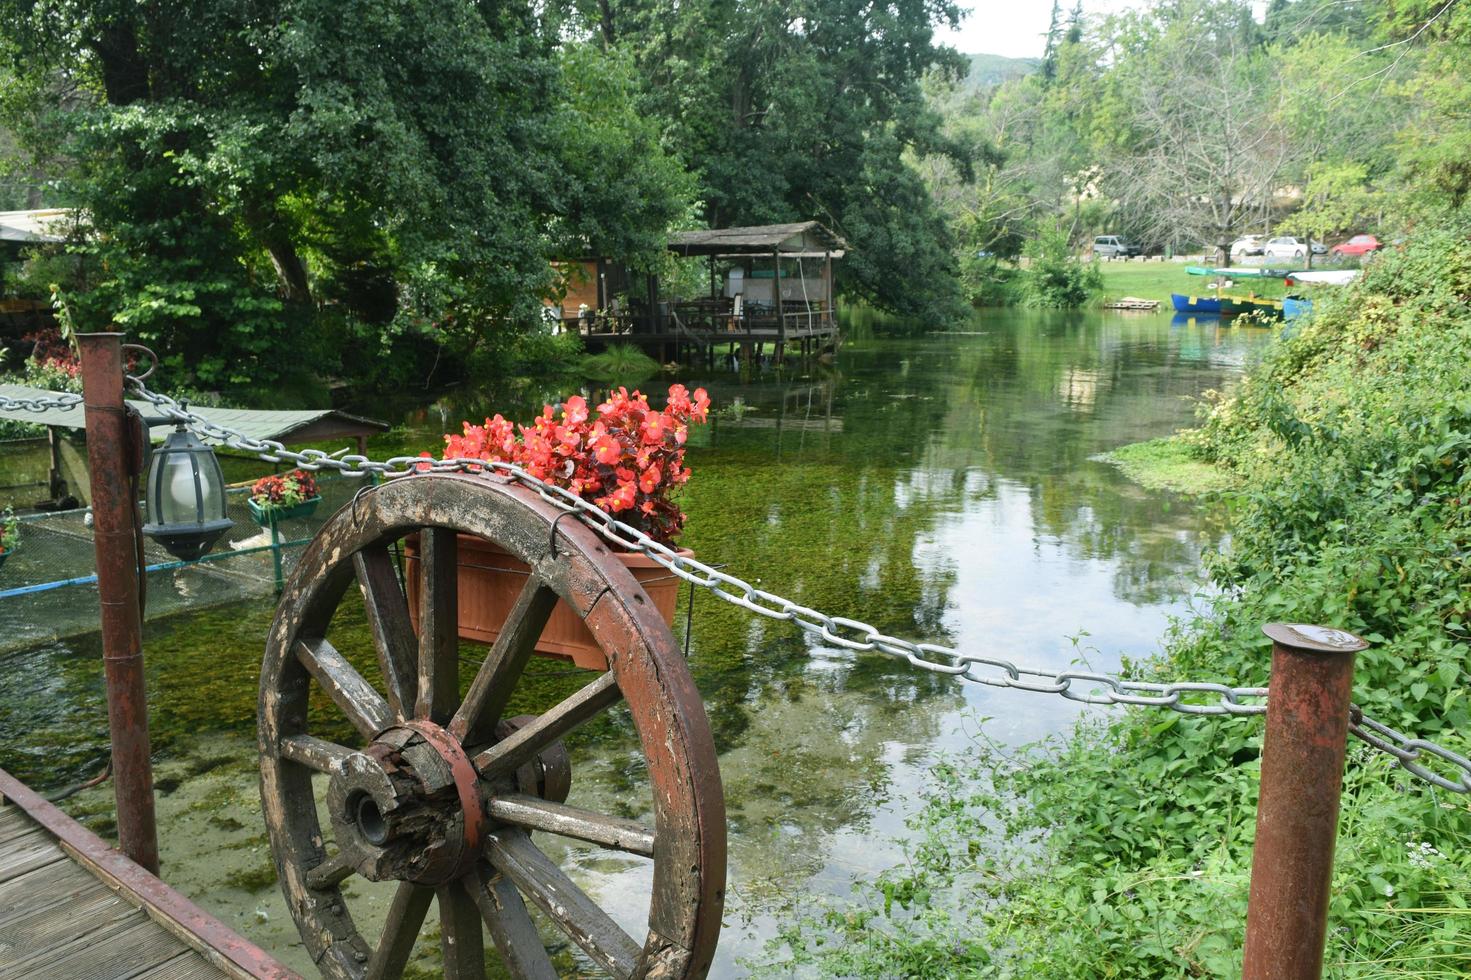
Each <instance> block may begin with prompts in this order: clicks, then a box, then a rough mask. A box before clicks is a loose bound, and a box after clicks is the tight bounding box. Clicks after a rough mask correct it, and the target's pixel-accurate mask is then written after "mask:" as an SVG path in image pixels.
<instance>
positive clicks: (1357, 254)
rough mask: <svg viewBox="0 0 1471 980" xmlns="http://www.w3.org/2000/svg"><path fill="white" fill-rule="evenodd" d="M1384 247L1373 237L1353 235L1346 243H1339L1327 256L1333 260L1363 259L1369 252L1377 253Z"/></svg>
mask: <svg viewBox="0 0 1471 980" xmlns="http://www.w3.org/2000/svg"><path fill="white" fill-rule="evenodd" d="M1383 247H1384V245H1383V243H1381V242H1380V241H1379V239H1377V238H1375V237H1374V236H1373V235H1355V236H1353V237H1352V238H1350V239H1349V240H1348V241H1346V242H1339V243H1338V244H1337V245H1334V246H1333V248H1332V249H1331V250H1330V251H1329V253H1328V254H1329V255H1331V256H1333V257H1334V258H1335V259H1347V258H1363V257H1364V256H1365V255H1368V254H1369V253H1370V252H1377V251H1379V250H1380V249H1381V248H1383Z"/></svg>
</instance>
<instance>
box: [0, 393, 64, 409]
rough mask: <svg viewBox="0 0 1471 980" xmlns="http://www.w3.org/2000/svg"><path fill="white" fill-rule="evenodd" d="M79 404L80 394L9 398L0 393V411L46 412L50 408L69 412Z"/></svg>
mask: <svg viewBox="0 0 1471 980" xmlns="http://www.w3.org/2000/svg"><path fill="white" fill-rule="evenodd" d="M80 404H82V396H81V395H55V396H48V397H45V398H9V397H6V396H5V395H0V412H46V411H50V410H52V409H57V410H59V411H62V412H69V411H71V410H72V409H74V408H76V407H77V406H78V405H80Z"/></svg>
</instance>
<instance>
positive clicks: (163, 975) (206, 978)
mask: <svg viewBox="0 0 1471 980" xmlns="http://www.w3.org/2000/svg"><path fill="white" fill-rule="evenodd" d="M221 976H223V974H222V973H220V971H219V970H217V969H215V968H214V967H212V966H210V965H209V963H208V962H207V961H206V960H205V958H204V957H203V956H200V955H199V954H198V953H196V952H194V951H193V950H192V949H191V950H185V951H184V952H182V953H180V954H179V955H178V956H175V957H174V958H173V959H171V960H165V961H164V962H162V963H160V964H158V966H154V967H150V968H148V969H147V970H144V971H143V972H142V973H135V974H134V975H133V976H132V977H131V978H130V980H218V978H219V977H221Z"/></svg>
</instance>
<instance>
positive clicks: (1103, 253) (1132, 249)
mask: <svg viewBox="0 0 1471 980" xmlns="http://www.w3.org/2000/svg"><path fill="white" fill-rule="evenodd" d="M1143 254H1144V249H1143V248H1141V247H1140V246H1138V245H1135V244H1133V243H1132V242H1130V241H1128V240H1126V239H1124V238H1123V237H1121V236H1119V235H1099V236H1098V237H1097V238H1095V239H1093V257H1094V258H1096V259H1127V258H1128V257H1129V256H1131V255H1143Z"/></svg>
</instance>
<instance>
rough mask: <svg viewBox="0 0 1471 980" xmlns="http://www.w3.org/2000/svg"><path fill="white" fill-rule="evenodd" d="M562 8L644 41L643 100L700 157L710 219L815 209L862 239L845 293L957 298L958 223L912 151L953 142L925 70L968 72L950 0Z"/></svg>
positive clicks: (615, 40)
mask: <svg viewBox="0 0 1471 980" xmlns="http://www.w3.org/2000/svg"><path fill="white" fill-rule="evenodd" d="M563 14H564V16H566V17H567V18H568V23H569V24H570V25H571V26H572V29H573V30H574V31H580V32H583V33H585V34H586V35H587V36H590V37H596V38H598V39H599V40H600V41H601V42H602V43H604V44H607V45H611V46H615V47H617V48H619V49H621V50H623V51H625V52H627V53H628V54H629V55H630V56H631V57H632V59H633V61H634V63H635V64H636V65H637V68H638V72H639V74H640V76H641V78H642V79H643V85H644V94H643V98H642V105H643V107H644V109H645V110H646V111H647V112H649V113H651V114H653V115H655V116H656V117H657V118H659V119H660V120H661V121H662V122H663V124H664V126H665V133H666V140H667V143H668V145H670V146H673V147H676V148H677V149H678V151H679V152H680V153H681V154H682V156H683V157H684V158H685V159H686V160H687V161H689V163H690V165H691V166H693V167H697V168H698V171H699V174H700V192H699V193H700V197H701V199H702V201H703V205H704V206H703V209H702V217H703V219H704V221H705V222H707V223H708V224H709V225H710V226H712V227H719V226H725V225H742V224H765V223H770V222H781V221H794V220H800V219H807V218H816V219H818V220H820V221H822V222H824V223H825V224H828V225H829V226H831V227H833V228H834V229H835V230H836V231H838V232H840V233H841V234H842V235H843V236H844V237H845V238H846V239H847V240H848V241H849V242H850V243H851V244H852V246H853V249H852V251H851V252H850V253H849V255H848V257H847V259H845V261H844V262H843V264H842V266H841V267H840V269H839V275H840V276H841V279H840V284H841V285H842V287H843V289H844V291H845V292H846V293H848V294H849V295H856V296H861V297H864V298H866V299H868V300H870V301H872V302H874V303H875V304H876V305H879V306H881V307H883V308H886V309H889V310H893V311H897V312H901V313H904V314H909V315H913V316H923V317H927V318H932V319H933V318H939V317H945V316H949V315H952V314H953V311H954V310H955V306H956V303H955V299H956V292H955V278H954V261H953V256H952V254H951V248H950V237H949V230H948V229H947V227H946V225H945V222H944V221H943V219H942V218H941V216H940V215H939V213H938V212H937V210H936V209H935V207H934V205H933V204H932V202H931V200H930V197H929V195H928V194H927V193H926V191H925V188H924V185H923V183H922V181H921V180H920V179H919V177H918V176H917V175H916V173H915V171H914V168H913V167H912V166H911V165H910V163H909V160H910V159H911V158H912V157H913V155H915V154H925V153H930V152H934V151H937V150H944V149H945V147H946V141H945V139H944V137H943V135H942V133H941V131H940V125H939V117H938V116H937V115H936V114H935V113H934V112H932V111H931V110H930V109H929V108H928V106H927V105H926V104H925V100H924V95H923V91H922V89H921V85H920V80H921V78H922V76H923V75H924V73H925V72H926V71H927V70H929V69H930V68H931V67H933V66H935V65H937V64H938V65H939V66H941V68H942V70H945V71H948V72H951V73H953V74H956V75H959V74H961V73H963V70H964V59H963V58H961V57H960V56H959V55H957V54H955V52H953V51H948V50H944V49H939V48H937V47H936V46H935V44H934V37H933V30H934V25H935V24H937V23H952V24H953V23H955V22H956V20H957V18H958V17H959V11H958V9H957V7H956V6H955V4H954V3H952V2H951V0H896V2H894V3H888V4H871V3H867V2H859V0H807V2H803V3H798V4H791V3H786V2H778V0H731V2H725V3H714V2H710V0H704V2H695V3H685V2H675V0H600V2H597V3H591V2H588V3H582V4H572V5H570V6H569V7H567V8H565V9H564V11H563ZM956 156H959V154H958V153H957V154H956ZM963 165H964V164H963V163H962V166H963Z"/></svg>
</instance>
